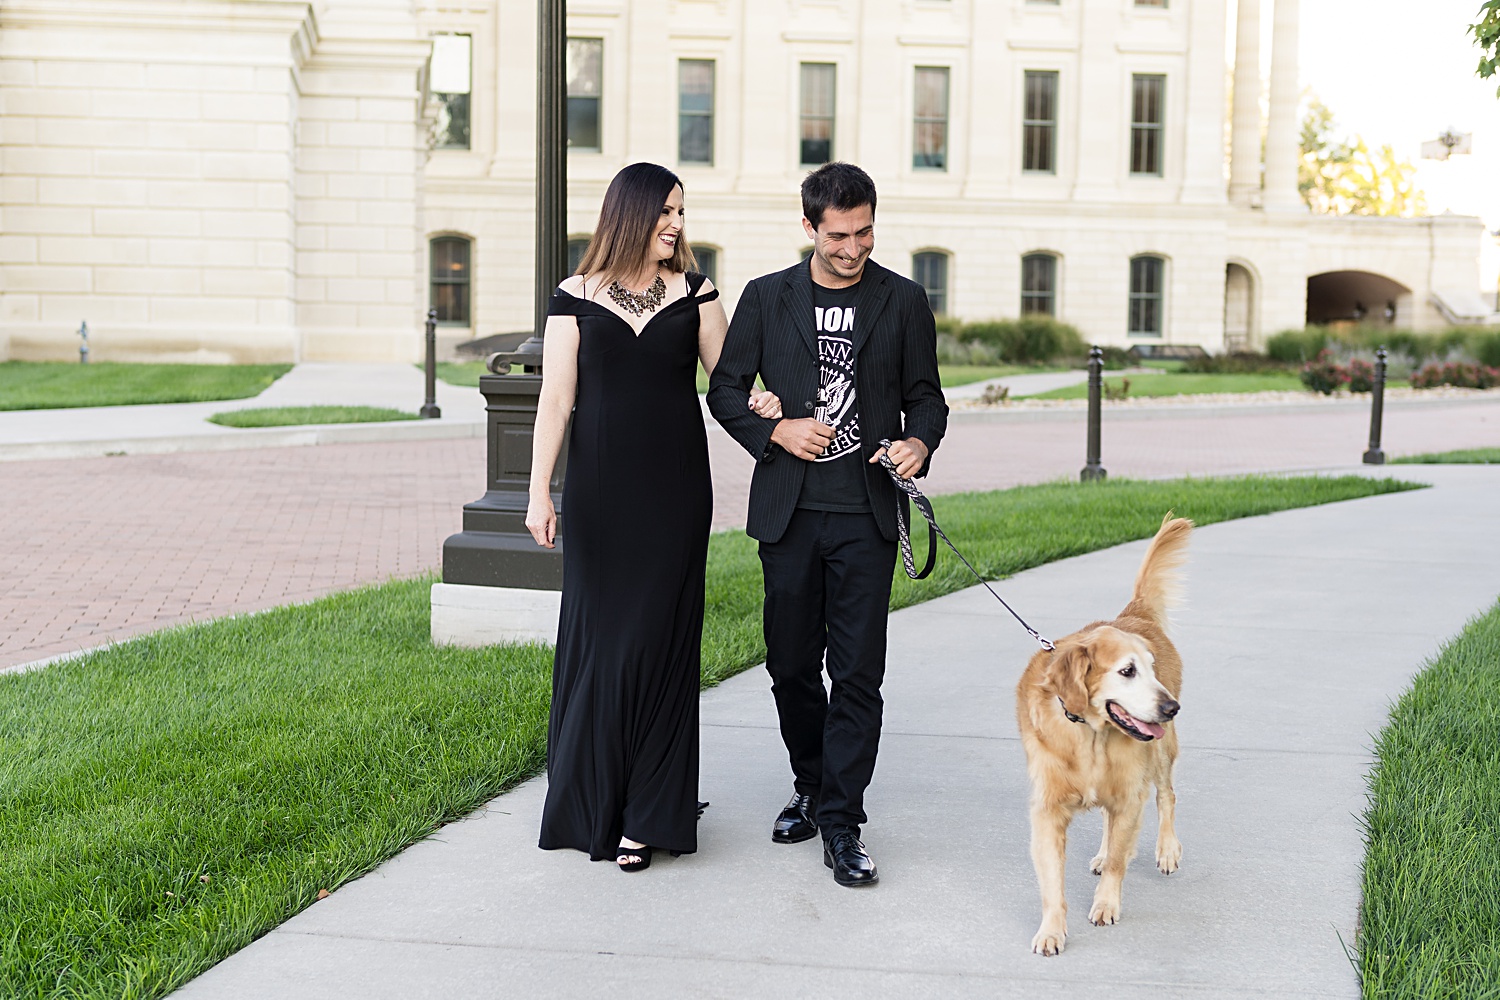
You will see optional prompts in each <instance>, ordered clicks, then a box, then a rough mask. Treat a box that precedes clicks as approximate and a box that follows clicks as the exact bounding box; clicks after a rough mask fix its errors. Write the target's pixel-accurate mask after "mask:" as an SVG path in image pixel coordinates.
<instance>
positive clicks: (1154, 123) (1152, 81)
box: [1130, 73, 1167, 177]
mask: <svg viewBox="0 0 1500 1000" xmlns="http://www.w3.org/2000/svg"><path fill="white" fill-rule="evenodd" d="M1166 92H1167V78H1166V77H1165V76H1161V75H1159V74H1147V73H1136V74H1135V75H1133V76H1132V77H1131V78H1130V172H1131V173H1132V174H1147V175H1150V176H1153V177H1160V176H1161V161H1162V156H1161V142H1162V122H1163V121H1164V120H1165V117H1166V108H1165V97H1166Z"/></svg>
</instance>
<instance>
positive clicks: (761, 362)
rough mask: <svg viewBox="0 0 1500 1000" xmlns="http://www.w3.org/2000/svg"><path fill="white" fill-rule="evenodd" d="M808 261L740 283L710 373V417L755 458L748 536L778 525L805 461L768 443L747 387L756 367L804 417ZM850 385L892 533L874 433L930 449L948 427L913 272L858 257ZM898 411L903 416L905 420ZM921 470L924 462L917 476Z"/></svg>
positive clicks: (884, 521)
mask: <svg viewBox="0 0 1500 1000" xmlns="http://www.w3.org/2000/svg"><path fill="white" fill-rule="evenodd" d="M810 266H811V265H810V264H809V263H808V261H805V260H804V261H802V262H801V263H800V264H796V265H793V266H792V267H789V268H787V269H786V270H785V271H778V272H776V273H775V274H768V275H766V276H764V277H761V278H756V279H755V280H754V281H752V282H750V284H748V285H746V286H745V291H744V293H743V294H742V295H741V296H740V301H739V304H738V305H737V306H735V310H734V320H733V321H732V322H731V323H730V324H729V333H728V335H727V336H726V337H725V339H724V352H723V354H721V355H720V356H719V363H718V365H717V366H716V367H715V368H714V372H713V378H712V379H711V380H710V382H709V389H708V406H709V410H710V411H711V412H712V413H713V415H714V418H715V419H716V420H718V421H719V423H720V424H722V425H723V427H724V429H725V430H726V431H728V432H729V434H730V436H731V437H733V438H734V439H735V440H736V441H738V442H739V443H740V444H742V445H744V446H745V448H746V449H747V450H748V451H749V452H750V454H752V455H754V456H755V457H756V458H757V459H758V461H757V463H756V467H755V473H754V475H753V476H752V478H751V480H750V516H749V519H748V523H747V524H746V526H745V530H746V532H747V533H748V534H749V535H750V536H751V537H752V538H758V539H760V540H761V541H765V542H774V541H776V540H778V539H779V538H781V535H782V533H783V532H784V531H786V526H787V522H788V521H789V520H791V517H792V511H793V510H794V509H795V508H796V506H797V497H798V495H799V494H800V493H801V492H802V477H803V475H804V473H805V471H806V468H807V463H806V462H804V461H802V460H801V459H798V458H794V457H792V456H791V455H789V454H787V453H785V452H784V451H782V449H781V448H780V447H779V446H777V445H773V444H771V430H772V428H773V427H775V426H776V423H777V421H775V420H767V419H765V418H764V417H758V416H756V415H755V414H754V413H752V412H751V411H750V410H749V409H748V408H747V407H746V406H745V394H746V393H747V392H749V391H750V389H751V388H752V387H753V386H754V384H755V377H756V376H757V375H759V376H760V377H761V381H762V382H763V384H764V385H765V387H766V388H767V389H770V390H771V391H772V392H774V393H776V395H778V396H780V397H781V412H782V413H783V414H784V415H785V416H786V417H810V416H812V414H813V410H814V409H815V408H816V401H817V396H818V374H819V366H818V334H817V330H816V329H815V325H814V316H813V300H812V273H811V271H810ZM853 304H854V306H855V307H856V310H857V311H856V313H855V315H856V317H857V318H856V321H855V327H854V352H855V370H854V385H855V392H856V393H857V394H858V403H857V405H858V407H859V434H860V448H861V450H862V452H863V457H864V459H865V462H866V464H865V466H864V470H865V486H866V489H867V490H868V492H869V497H870V508H871V510H872V511H874V514H875V521H876V523H877V524H878V525H879V526H880V533H881V534H882V535H884V536H885V537H886V538H887V539H889V540H891V541H895V540H896V538H897V534H896V503H897V499H898V496H899V497H900V499H901V502H903V503H904V502H905V497H904V496H901V495H900V494H898V492H897V490H896V488H895V487H894V486H893V485H891V481H890V478H889V477H888V476H887V474H886V472H885V470H884V469H882V468H881V467H880V466H879V465H869V464H868V462H869V459H870V456H872V455H874V454H875V452H876V451H877V450H878V449H879V447H880V443H879V442H880V439H881V438H890V439H891V440H892V441H895V440H897V439H899V438H908V437H914V438H918V439H920V440H921V441H922V443H923V444H925V445H927V450H928V453H929V458H928V463H930V462H931V453H933V452H936V451H937V447H938V443H939V442H940V441H942V439H943V433H944V431H946V430H947V428H948V404H947V403H946V402H944V400H943V391H942V389H941V388H940V387H939V383H938V367H937V332H936V330H935V329H934V327H933V321H932V310H931V309H930V308H929V307H928V305H927V293H926V292H925V291H924V290H923V289H922V286H920V285H918V284H917V283H916V282H915V281H911V280H910V279H908V278H903V277H901V276H900V275H899V274H896V273H894V272H892V271H888V270H886V269H885V268H883V267H881V266H880V265H879V264H877V263H875V262H874V261H873V260H871V261H868V262H866V264H865V271H864V276H863V278H862V279H861V281H860V285H859V291H858V292H857V293H855V296H854V303H853ZM903 418H904V419H903ZM926 474H927V465H926V464H924V465H923V467H922V469H921V471H919V472H918V473H917V475H919V476H924V475H926Z"/></svg>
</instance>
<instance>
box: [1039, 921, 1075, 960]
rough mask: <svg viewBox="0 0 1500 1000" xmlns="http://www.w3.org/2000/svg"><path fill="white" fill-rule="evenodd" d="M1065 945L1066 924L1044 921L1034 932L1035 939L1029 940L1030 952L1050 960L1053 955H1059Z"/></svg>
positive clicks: (1066, 938) (1066, 937) (1066, 936)
mask: <svg viewBox="0 0 1500 1000" xmlns="http://www.w3.org/2000/svg"><path fill="white" fill-rule="evenodd" d="M1067 943H1068V926H1067V924H1065V923H1063V924H1053V923H1051V922H1049V921H1046V920H1044V921H1042V926H1041V927H1040V928H1039V929H1038V930H1037V932H1036V937H1034V938H1032V939H1031V950H1032V951H1033V952H1034V953H1035V954H1038V955H1045V956H1047V957H1049V958H1050V957H1051V956H1053V955H1061V954H1062V951H1063V948H1064V947H1065V946H1066V945H1067Z"/></svg>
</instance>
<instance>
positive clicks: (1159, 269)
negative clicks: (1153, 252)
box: [1129, 255, 1167, 337]
mask: <svg viewBox="0 0 1500 1000" xmlns="http://www.w3.org/2000/svg"><path fill="white" fill-rule="evenodd" d="M1166 271H1167V262H1166V261H1164V260H1162V259H1161V258H1160V257H1152V256H1149V255H1147V256H1141V257H1132V258H1131V259H1130V330H1129V333H1130V336H1132V337H1160V336H1161V331H1162V318H1163V317H1162V314H1163V309H1162V297H1163V293H1164V290H1165V288H1166V282H1165V280H1164V279H1165V277H1166Z"/></svg>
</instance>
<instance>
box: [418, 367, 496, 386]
mask: <svg viewBox="0 0 1500 1000" xmlns="http://www.w3.org/2000/svg"><path fill="white" fill-rule="evenodd" d="M418 367H420V366H418ZM488 374H489V369H487V368H485V367H484V362H483V361H439V362H438V364H437V377H438V378H440V379H442V380H443V381H444V382H447V383H448V384H449V385H462V386H472V387H473V388H475V389H477V388H479V376H481V375H488Z"/></svg>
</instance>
